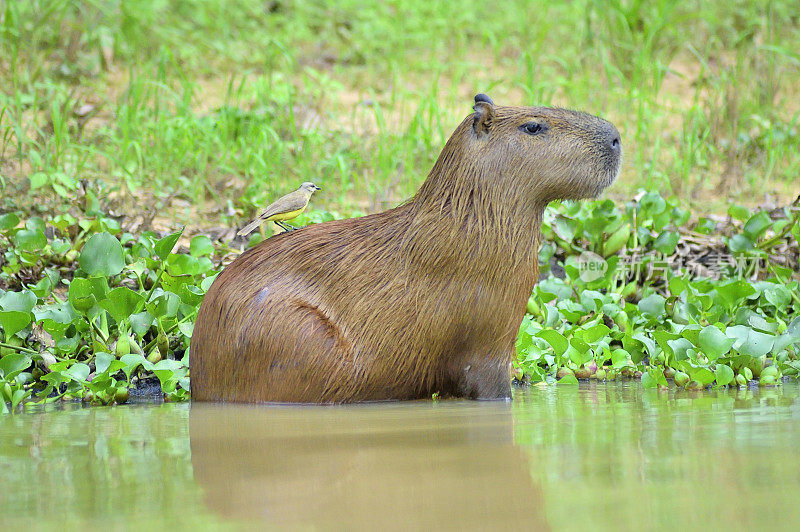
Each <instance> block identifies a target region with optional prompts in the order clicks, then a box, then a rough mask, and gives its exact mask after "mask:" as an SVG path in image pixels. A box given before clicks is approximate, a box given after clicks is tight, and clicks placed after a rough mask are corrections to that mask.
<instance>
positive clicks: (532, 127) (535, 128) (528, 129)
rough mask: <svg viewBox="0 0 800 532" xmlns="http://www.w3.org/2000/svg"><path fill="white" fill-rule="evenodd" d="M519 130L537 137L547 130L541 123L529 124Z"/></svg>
mask: <svg viewBox="0 0 800 532" xmlns="http://www.w3.org/2000/svg"><path fill="white" fill-rule="evenodd" d="M519 128H520V129H521V130H522V131H524V132H525V133H527V134H528V135H535V134H537V133H541V132H542V131H544V130H545V126H544V125H543V124H540V123H539V122H528V123H525V124H522V125H521V126H519Z"/></svg>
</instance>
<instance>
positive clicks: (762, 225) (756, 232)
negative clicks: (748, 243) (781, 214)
mask: <svg viewBox="0 0 800 532" xmlns="http://www.w3.org/2000/svg"><path fill="white" fill-rule="evenodd" d="M770 225H772V218H770V217H769V214H768V213H767V212H766V211H761V212H758V213H756V214H754V215H753V216H751V217H750V219H749V220H747V222H746V223H745V224H744V234H746V235H747V236H748V237H749V238H750V239H752V240H758V239H759V238H760V237H761V236H762V235H763V234H764V232H765V231H766V230H767V228H768V227H769V226H770Z"/></svg>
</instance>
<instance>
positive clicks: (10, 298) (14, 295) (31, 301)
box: [0, 290, 36, 312]
mask: <svg viewBox="0 0 800 532" xmlns="http://www.w3.org/2000/svg"><path fill="white" fill-rule="evenodd" d="M34 305H36V294H34V293H33V292H32V291H30V290H23V291H21V292H8V293H6V294H5V295H4V296H2V297H0V309H3V310H18V311H20V312H31V311H33V307H34Z"/></svg>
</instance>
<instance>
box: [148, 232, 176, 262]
mask: <svg viewBox="0 0 800 532" xmlns="http://www.w3.org/2000/svg"><path fill="white" fill-rule="evenodd" d="M182 234H183V229H181V230H180V231H177V232H175V233H172V234H169V235H167V236H165V237H164V238H162V239H160V240H159V241H158V242H156V245H155V251H156V254H157V255H158V256H159V257H160V258H161V260H166V258H167V257H168V256H169V254H170V253H172V249H173V248H174V247H175V244H177V243H178V239H179V238H180V237H181V235H182Z"/></svg>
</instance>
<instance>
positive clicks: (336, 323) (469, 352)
mask: <svg viewBox="0 0 800 532" xmlns="http://www.w3.org/2000/svg"><path fill="white" fill-rule="evenodd" d="M473 109H474V113H473V114H471V115H469V116H468V117H467V118H466V119H465V120H464V121H463V122H461V124H460V125H459V126H458V127H457V128H456V130H455V131H454V132H453V135H452V136H451V137H450V139H449V140H448V141H447V143H446V144H445V147H444V149H443V150H442V153H441V154H440V155H439V159H438V160H437V161H436V163H435V164H434V166H433V169H432V170H431V172H430V174H429V175H428V178H427V179H426V180H425V182H424V183H423V184H422V186H421V187H420V189H419V191H418V192H417V193H416V195H415V196H414V197H413V198H412V199H410V200H409V201H407V202H406V203H404V204H402V205H400V206H399V207H396V208H394V209H390V210H388V211H385V212H382V213H379V214H373V215H370V216H364V217H361V218H353V219H348V220H336V221H332V222H326V223H322V224H318V225H312V226H309V227H306V228H303V229H300V230H298V231H293V232H291V233H287V234H280V235H276V236H273V237H271V238H269V239H267V240H265V241H264V242H262V243H260V244H258V245H256V246H254V247H253V248H252V249H250V250H248V251H247V252H245V253H243V254H242V255H241V256H240V257H238V258H237V259H236V260H235V261H233V262H232V263H231V264H230V265H229V266H227V267H226V268H225V269H224V270H223V271H222V272H221V273H220V274H219V276H218V277H217V279H216V280H215V281H214V283H213V284H212V286H211V288H210V289H209V290H208V293H207V294H206V295H205V299H204V300H203V303H202V305H201V306H200V311H199V313H198V316H197V322H196V323H195V327H194V334H193V336H192V341H191V350H190V360H191V390H192V398H193V399H194V400H195V401H233V402H286V403H349V402H357V401H380V400H399V399H419V398H430V397H431V395H432V394H434V393H438V394H439V395H440V396H441V397H466V398H472V399H502V398H509V397H510V396H511V382H510V366H511V360H512V358H513V356H514V343H515V340H516V337H517V332H518V329H519V325H520V322H521V321H522V317H523V315H524V313H525V305H526V302H527V300H528V297H529V296H530V294H531V291H532V290H533V286H534V284H535V283H536V281H537V278H538V264H537V253H538V249H539V226H540V224H541V220H542V214H543V212H544V209H545V207H546V206H547V204H548V202H550V201H552V200H555V199H581V198H591V197H596V196H597V195H598V194H599V193H600V192H601V191H602V190H603V189H605V188H606V187H608V186H609V185H610V184H611V183H612V182H613V181H614V179H615V178H616V176H617V174H618V172H619V167H620V160H621V145H620V138H619V133H618V132H617V130H616V128H614V126H613V125H612V124H611V123H609V122H607V121H605V120H603V119H601V118H597V117H595V116H592V115H588V114H584V113H580V112H576V111H570V110H566V109H556V108H547V107H501V106H495V105H494V103H493V102H492V100H491V99H490V98H489V97H488V96H486V95H483V94H479V95H477V96H476V97H475V105H474V108H473Z"/></svg>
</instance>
